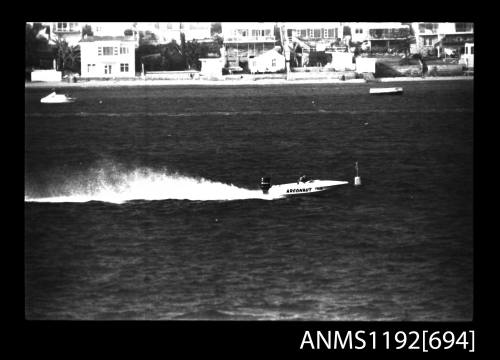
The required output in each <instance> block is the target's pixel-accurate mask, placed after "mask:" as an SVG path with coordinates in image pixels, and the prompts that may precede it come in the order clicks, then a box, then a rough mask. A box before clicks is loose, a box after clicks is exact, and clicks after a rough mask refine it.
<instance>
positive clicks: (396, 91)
mask: <svg viewBox="0 0 500 360" xmlns="http://www.w3.org/2000/svg"><path fill="white" fill-rule="evenodd" d="M370 94H372V95H402V94H403V88H401V87H392V88H370Z"/></svg>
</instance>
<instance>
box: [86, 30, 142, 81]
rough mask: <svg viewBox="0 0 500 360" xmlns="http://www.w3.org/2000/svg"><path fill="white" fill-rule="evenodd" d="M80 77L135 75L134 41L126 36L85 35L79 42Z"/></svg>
mask: <svg viewBox="0 0 500 360" xmlns="http://www.w3.org/2000/svg"><path fill="white" fill-rule="evenodd" d="M79 45H80V50H81V77H82V78H115V77H117V78H118V77H122V78H123V77H134V76H135V41H134V40H133V39H131V38H130V37H126V36H87V37H86V38H84V39H82V40H81V41H80V42H79Z"/></svg>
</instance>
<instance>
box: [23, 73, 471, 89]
mask: <svg viewBox="0 0 500 360" xmlns="http://www.w3.org/2000/svg"><path fill="white" fill-rule="evenodd" d="M453 80H474V76H429V77H424V78H422V77H394V78H379V79H376V80H374V81H373V80H372V81H366V80H364V79H351V80H339V79H302V80H285V79H256V80H248V79H243V80H241V79H238V80H229V79H224V80H156V79H155V80H143V79H137V80H89V81H82V82H76V83H69V82H62V81H56V82H25V84H24V87H25V89H32V88H93V87H122V86H123V87H126V86H129V87H133V86H179V85H184V86H186V85H187V86H240V85H294V84H365V83H366V84H377V83H391V82H421V81H453Z"/></svg>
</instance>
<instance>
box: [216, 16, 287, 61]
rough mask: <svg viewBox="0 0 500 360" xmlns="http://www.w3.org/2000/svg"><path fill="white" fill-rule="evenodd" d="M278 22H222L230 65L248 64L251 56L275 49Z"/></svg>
mask: <svg viewBox="0 0 500 360" xmlns="http://www.w3.org/2000/svg"><path fill="white" fill-rule="evenodd" d="M275 25H276V23H272V22H257V23H250V22H248V23H221V30H222V37H223V38H224V46H225V51H226V54H227V61H228V63H229V66H240V64H242V65H244V66H248V60H249V58H250V57H254V58H255V57H257V56H259V55H261V54H264V53H265V52H267V51H269V50H272V49H274V47H275V45H276V42H277V41H279V39H276V37H275V36H274V28H275Z"/></svg>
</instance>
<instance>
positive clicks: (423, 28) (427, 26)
mask: <svg viewBox="0 0 500 360" xmlns="http://www.w3.org/2000/svg"><path fill="white" fill-rule="evenodd" d="M438 26H439V24H438V23H422V24H418V30H419V32H421V33H423V32H427V31H429V32H432V33H435V32H437V29H438Z"/></svg>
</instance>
